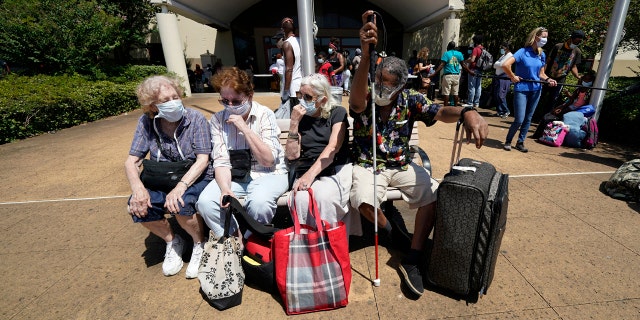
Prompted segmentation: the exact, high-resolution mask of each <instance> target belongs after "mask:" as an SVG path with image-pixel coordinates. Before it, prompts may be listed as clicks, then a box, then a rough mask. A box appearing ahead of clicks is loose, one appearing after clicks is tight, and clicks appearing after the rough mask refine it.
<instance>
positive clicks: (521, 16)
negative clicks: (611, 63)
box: [462, 0, 640, 57]
mask: <svg viewBox="0 0 640 320" xmlns="http://www.w3.org/2000/svg"><path fill="white" fill-rule="evenodd" d="M639 2H640V1H639V0H632V1H631V6H630V9H629V14H628V15H627V21H626V24H625V26H626V27H627V28H629V27H630V26H631V25H632V24H633V20H635V21H636V22H635V25H634V26H633V27H635V29H636V31H635V32H636V39H637V32H638V31H637V29H638V28H639V27H638V18H637V16H638V14H637V12H638V10H639V9H638V3H639ZM614 4H615V0H600V1H596V0H547V1H538V2H531V1H527V0H474V1H467V10H465V11H464V12H463V13H462V14H463V18H462V21H463V30H464V32H465V34H466V35H467V36H469V37H470V36H471V35H472V34H473V33H482V34H484V39H485V40H484V45H485V47H488V48H489V50H490V51H492V52H496V51H498V50H497V49H498V47H499V45H500V44H501V43H502V42H504V41H510V42H511V43H512V45H513V48H514V50H517V49H518V48H521V47H522V46H523V45H524V42H525V40H526V37H527V35H528V34H529V32H530V31H531V30H533V29H535V28H537V27H541V26H542V27H545V28H547V29H548V30H549V41H548V42H547V45H546V48H551V47H552V46H553V45H554V44H556V43H559V42H564V41H566V40H567V39H568V38H569V35H570V34H571V32H572V31H573V30H576V29H580V30H583V31H584V32H585V34H586V38H585V39H584V42H583V43H582V45H581V47H580V48H581V49H582V51H583V56H584V57H594V56H595V55H596V53H598V52H599V51H601V50H602V48H603V46H604V40H605V36H606V32H607V28H608V21H609V19H610V17H611V12H612V10H613V7H614ZM634 10H635V11H634ZM632 12H636V15H635V17H633V18H631V19H630V17H631V16H632V15H633V14H632ZM627 31H629V30H627ZM627 35H629V32H627ZM627 38H628V39H627ZM629 39H631V37H626V38H625V40H627V41H629ZM636 43H637V42H636Z"/></svg>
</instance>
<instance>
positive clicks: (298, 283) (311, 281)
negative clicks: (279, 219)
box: [273, 189, 351, 315]
mask: <svg viewBox="0 0 640 320" xmlns="http://www.w3.org/2000/svg"><path fill="white" fill-rule="evenodd" d="M308 191H309V211H310V213H311V215H312V216H313V217H314V218H315V222H316V225H315V227H313V226H309V225H304V224H303V225H301V224H300V221H299V219H298V213H297V212H296V209H295V204H294V205H293V206H291V208H292V209H291V210H292V211H291V216H292V218H293V223H294V225H293V227H290V228H287V229H284V230H280V231H278V232H276V233H275V234H274V237H273V250H275V251H274V257H275V272H276V284H277V286H278V291H279V292H280V296H281V297H282V301H283V303H284V306H285V311H286V313H287V314H289V315H291V314H298V313H306V312H313V311H321V310H331V309H335V308H340V307H344V306H346V305H347V303H348V302H349V300H348V295H349V287H350V285H351V263H350V260H349V243H348V238H347V232H346V227H345V225H344V223H343V222H342V221H339V222H338V223H336V224H330V223H328V222H327V221H324V220H321V218H320V212H318V207H317V204H316V201H315V199H314V198H313V191H312V190H311V189H309V190H308Z"/></svg>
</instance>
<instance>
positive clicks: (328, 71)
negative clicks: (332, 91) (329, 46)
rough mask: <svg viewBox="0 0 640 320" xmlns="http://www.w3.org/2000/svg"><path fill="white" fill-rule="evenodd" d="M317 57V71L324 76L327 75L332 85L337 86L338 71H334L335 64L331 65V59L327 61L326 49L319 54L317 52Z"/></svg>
mask: <svg viewBox="0 0 640 320" xmlns="http://www.w3.org/2000/svg"><path fill="white" fill-rule="evenodd" d="M316 57H317V63H316V66H317V67H318V68H317V70H316V71H317V73H319V74H322V75H323V76H325V77H326V78H327V81H328V82H329V84H330V85H332V86H335V85H336V73H335V72H333V66H332V65H331V63H329V61H327V54H326V53H324V51H320V52H318V54H316Z"/></svg>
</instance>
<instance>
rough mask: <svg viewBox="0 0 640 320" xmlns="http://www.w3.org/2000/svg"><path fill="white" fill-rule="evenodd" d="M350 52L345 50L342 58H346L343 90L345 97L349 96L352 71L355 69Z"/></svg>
mask: <svg viewBox="0 0 640 320" xmlns="http://www.w3.org/2000/svg"><path fill="white" fill-rule="evenodd" d="M349 55H350V53H349V50H346V49H345V50H344V51H343V52H342V56H343V57H344V72H342V88H343V89H344V92H343V95H345V96H348V95H349V85H350V84H351V70H352V69H353V66H352V62H351V58H349Z"/></svg>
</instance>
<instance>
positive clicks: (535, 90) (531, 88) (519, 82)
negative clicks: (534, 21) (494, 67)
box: [502, 27, 557, 152]
mask: <svg viewBox="0 0 640 320" xmlns="http://www.w3.org/2000/svg"><path fill="white" fill-rule="evenodd" d="M548 36H549V31H547V29H546V28H543V27H538V28H535V29H533V30H532V31H531V32H530V33H529V36H528V37H527V41H526V42H525V44H524V48H520V49H519V50H518V51H516V53H514V54H513V57H511V58H509V59H507V60H506V61H504V62H503V63H502V69H503V70H504V72H505V74H506V75H507V76H508V77H509V79H511V82H513V83H514V85H513V113H514V116H513V118H514V119H513V123H511V126H510V127H509V131H508V132H507V137H506V138H505V142H504V146H503V148H504V150H506V151H511V142H512V140H513V138H514V136H515V135H516V132H517V131H518V130H520V134H519V135H518V140H517V142H516V146H515V149H516V150H518V151H520V152H528V151H529V150H528V149H527V148H526V147H525V146H524V139H525V138H526V137H527V132H528V131H529V126H530V125H531V118H532V117H533V113H534V112H535V111H536V107H537V106H538V100H540V91H541V90H542V85H541V84H540V83H539V82H540V81H542V82H545V83H546V84H547V85H549V86H555V85H557V83H556V81H555V80H553V79H551V78H549V76H547V75H546V74H545V72H544V64H545V61H546V56H545V54H544V51H542V47H543V46H544V45H545V44H546V43H547V38H548ZM513 64H515V69H516V70H515V72H513V71H512V70H511V65H513ZM523 80H524V81H523Z"/></svg>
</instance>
